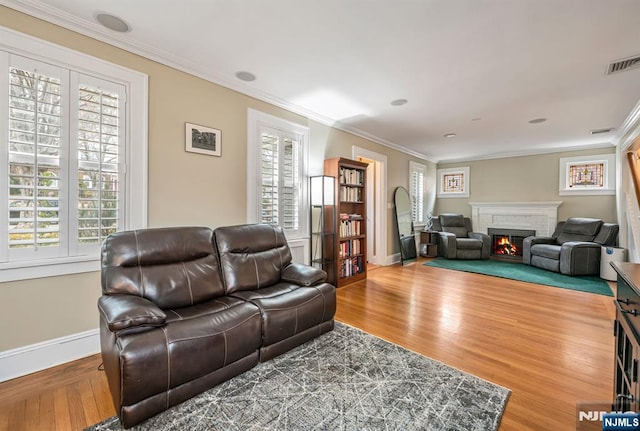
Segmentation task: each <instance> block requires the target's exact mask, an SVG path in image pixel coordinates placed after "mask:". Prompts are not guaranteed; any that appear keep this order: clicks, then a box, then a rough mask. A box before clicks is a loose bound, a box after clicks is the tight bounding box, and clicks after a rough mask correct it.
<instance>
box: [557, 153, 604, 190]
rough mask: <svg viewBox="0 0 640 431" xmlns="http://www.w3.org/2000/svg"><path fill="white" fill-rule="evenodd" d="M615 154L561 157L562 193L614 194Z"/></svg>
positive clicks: (560, 181)
mask: <svg viewBox="0 0 640 431" xmlns="http://www.w3.org/2000/svg"><path fill="white" fill-rule="evenodd" d="M615 175H616V173H615V154H599V155H595V156H580V157H563V158H561V159H560V180H559V183H560V187H559V189H560V190H559V194H560V195H613V194H615V192H616V189H615V178H616V177H615Z"/></svg>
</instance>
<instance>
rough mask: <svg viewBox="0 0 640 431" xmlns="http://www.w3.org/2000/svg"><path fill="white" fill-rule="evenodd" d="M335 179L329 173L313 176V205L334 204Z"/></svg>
mask: <svg viewBox="0 0 640 431" xmlns="http://www.w3.org/2000/svg"><path fill="white" fill-rule="evenodd" d="M335 181H336V179H335V178H333V177H330V176H327V175H318V176H317V177H311V205H333V203H334V201H333V196H334V187H335Z"/></svg>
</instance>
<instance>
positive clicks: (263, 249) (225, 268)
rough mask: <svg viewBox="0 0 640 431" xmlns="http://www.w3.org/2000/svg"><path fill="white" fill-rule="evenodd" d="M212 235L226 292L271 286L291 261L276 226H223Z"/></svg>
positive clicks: (285, 244)
mask: <svg viewBox="0 0 640 431" xmlns="http://www.w3.org/2000/svg"><path fill="white" fill-rule="evenodd" d="M214 235H215V241H216V244H217V246H218V252H219V253H220V264H221V266H222V274H223V278H224V283H225V286H226V289H227V293H233V292H237V291H242V290H255V289H260V288H262V287H268V286H271V285H272V284H275V283H277V282H278V281H280V272H281V270H282V268H284V267H286V266H287V265H289V264H290V263H291V250H290V249H289V245H288V244H287V240H286V239H285V237H284V233H283V232H282V228H280V227H279V226H272V225H269V224H249V225H238V226H225V227H220V228H217V229H216V230H215V233H214Z"/></svg>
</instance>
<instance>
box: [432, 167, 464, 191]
mask: <svg viewBox="0 0 640 431" xmlns="http://www.w3.org/2000/svg"><path fill="white" fill-rule="evenodd" d="M436 196H437V197H439V198H465V197H469V167H468V166H465V167H462V168H449V169H438V189H437V192H436Z"/></svg>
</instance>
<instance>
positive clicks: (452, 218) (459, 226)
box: [434, 214, 491, 259]
mask: <svg viewBox="0 0 640 431" xmlns="http://www.w3.org/2000/svg"><path fill="white" fill-rule="evenodd" d="M434 230H437V231H438V256H441V257H444V258H447V259H489V256H491V239H490V238H489V235H487V234H486V233H480V232H473V231H472V229H471V220H470V219H469V218H468V217H464V216H463V215H462V214H440V215H439V216H438V218H437V219H434Z"/></svg>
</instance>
